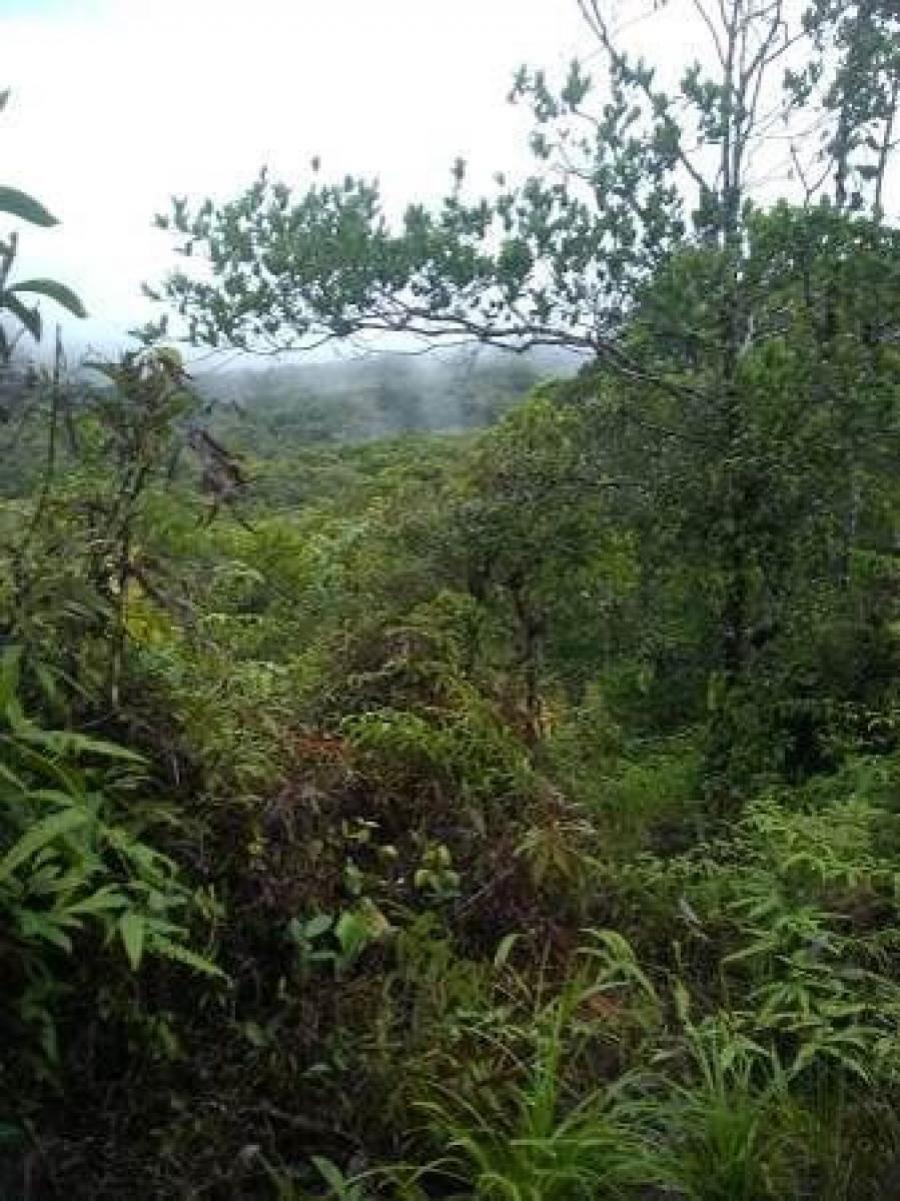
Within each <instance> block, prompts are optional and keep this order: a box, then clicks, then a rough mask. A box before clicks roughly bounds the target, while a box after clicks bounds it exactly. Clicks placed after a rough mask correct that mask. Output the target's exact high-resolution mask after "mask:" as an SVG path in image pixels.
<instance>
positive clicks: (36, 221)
mask: <svg viewBox="0 0 900 1201" xmlns="http://www.w3.org/2000/svg"><path fill="white" fill-rule="evenodd" d="M0 213H6V214H7V215H8V216H10V217H18V218H19V220H20V221H28V222H29V223H30V224H31V225H42V226H44V227H45V228H47V227H49V226H51V225H58V224H59V222H58V221H57V219H56V218H55V217H54V216H53V214H52V213H49V212H48V211H47V210H46V209H45V208H44V206H43V205H42V204H41V202H40V201H39V200H35V198H34V197H33V196H29V195H28V193H27V192H20V191H19V189H18V188H7V187H2V186H0Z"/></svg>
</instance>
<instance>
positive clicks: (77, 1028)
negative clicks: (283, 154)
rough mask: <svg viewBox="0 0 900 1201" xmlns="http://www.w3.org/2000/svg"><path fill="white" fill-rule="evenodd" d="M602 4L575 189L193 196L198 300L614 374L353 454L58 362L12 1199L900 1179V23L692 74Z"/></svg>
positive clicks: (289, 418)
mask: <svg viewBox="0 0 900 1201" xmlns="http://www.w3.org/2000/svg"><path fill="white" fill-rule="evenodd" d="M582 7H583V10H584V13H585V17H586V20H587V22H588V28H589V31H590V32H591V34H592V37H593V38H594V39H595V42H592V43H591V48H592V49H593V48H594V46H595V43H596V47H597V48H598V49H599V50H600V52H601V54H602V55H603V56H605V58H604V61H605V62H606V63H607V66H608V68H609V80H608V86H606V88H605V91H604V92H603V94H602V98H601V100H600V101H599V102H598V103H597V104H596V105H595V107H594V108H591V107H590V105H591V103H592V97H593V95H594V91H599V90H600V85H599V84H598V85H596V87H593V85H592V84H591V83H590V81H589V80H588V78H587V76H586V75H585V74H584V70H583V68H580V67H575V68H573V70H572V73H571V74H570V76H569V78H568V80H566V81H565V82H564V84H563V86H562V89H561V90H560V91H559V92H558V93H557V92H556V91H554V90H553V89H552V88H551V85H550V83H549V82H548V81H547V80H546V79H545V77H544V76H542V75H541V74H539V73H535V74H532V73H529V72H523V73H522V75H521V76H520V78H519V79H518V81H517V85H516V94H517V95H518V96H519V97H520V98H521V97H527V98H530V100H531V101H532V103H533V105H534V108H535V117H536V121H537V131H536V134H535V137H534V139H533V146H534V149H535V151H536V154H537V157H538V160H539V162H541V163H545V164H546V163H547V162H548V161H549V162H550V163H556V164H557V166H559V165H560V164H562V166H563V167H564V168H565V169H564V170H563V171H562V173H561V174H560V173H556V174H553V173H552V172H550V171H549V170H548V172H547V173H545V174H543V175H540V174H539V175H536V176H535V178H534V179H533V180H531V181H529V182H527V183H526V184H525V185H524V186H523V188H522V189H521V190H518V191H517V190H512V189H508V188H507V186H506V184H505V183H501V184H500V185H499V188H500V191H499V193H498V195H497V196H496V197H494V199H493V200H485V201H483V202H480V201H479V202H474V201H473V202H469V201H467V200H464V198H463V195H462V190H463V183H464V179H463V175H464V173H463V172H462V171H461V170H460V171H459V172H458V180H457V187H456V188H455V189H454V191H453V193H452V195H451V196H450V197H449V198H448V199H447V201H446V203H445V204H444V206H443V207H442V208H441V209H440V210H439V212H437V213H430V212H428V211H426V210H424V209H422V208H420V207H416V208H413V209H411V210H410V211H409V213H408V214H407V216H406V218H405V222H404V224H403V228H402V230H400V231H399V232H397V231H392V230H391V228H390V227H389V225H388V224H387V222H386V221H385V220H384V219H383V218H382V216H381V214H380V209H379V202H378V196H377V190H375V189H374V188H372V187H371V186H370V185H368V184H361V183H359V182H357V181H353V180H349V181H347V182H346V184H345V185H343V186H338V187H331V186H327V185H322V184H319V183H316V184H315V185H314V186H313V188H312V190H311V191H310V192H309V193H308V194H307V195H305V196H301V197H299V198H292V197H291V196H290V194H289V193H288V192H287V190H286V189H284V188H282V187H281V186H280V185H277V184H270V183H269V182H268V181H267V180H265V179H264V180H262V181H260V182H259V183H258V184H257V185H255V186H254V187H253V188H252V189H251V190H250V192H248V193H247V194H246V195H245V196H243V197H240V198H238V199H237V200H236V201H234V202H233V204H231V205H226V206H224V207H223V208H216V206H214V205H212V204H211V203H206V204H201V205H200V206H199V208H198V210H197V211H196V212H193V213H191V212H189V209H188V206H187V204H185V203H182V202H178V203H177V204H176V206H175V213H174V215H173V219H172V223H174V225H175V226H176V227H177V228H178V229H180V231H181V233H182V234H183V235H184V236H185V237H186V238H187V239H188V242H189V244H190V245H192V246H193V247H194V248H195V253H197V254H198V255H199V254H200V253H201V252H202V251H204V250H205V251H206V252H207V253H208V254H209V256H210V263H211V270H210V271H209V272H208V273H207V275H206V276H205V277H204V279H203V282H199V280H198V279H197V278H192V277H190V276H189V275H187V274H182V275H179V276H176V277H174V278H173V279H172V280H170V281H169V282H168V284H167V285H165V287H164V289H163V291H164V292H165V294H166V295H167V297H168V300H169V302H170V303H171V304H172V305H174V308H175V310H176V311H177V310H178V309H179V308H180V310H181V314H182V316H183V317H184V318H185V319H186V320H187V323H188V331H189V333H190V335H191V336H192V337H193V338H194V340H196V341H203V340H205V341H207V342H211V343H213V344H215V345H222V344H225V343H227V344H229V345H235V346H238V347H241V346H256V345H258V344H259V343H260V342H263V343H265V342H266V341H267V340H268V341H270V342H272V343H276V344H277V345H281V346H283V345H288V344H298V343H299V344H309V343H311V342H314V341H318V340H321V339H322V338H329V337H335V338H337V337H341V336H345V335H347V334H349V333H352V332H356V331H360V330H362V331H367V330H372V329H387V330H390V331H392V332H402V331H404V330H405V331H418V332H422V333H428V334H430V335H431V336H433V337H435V338H438V339H440V338H441V337H442V336H444V334H445V332H446V333H447V334H448V335H451V334H452V335H453V336H458V335H459V333H461V332H463V333H467V334H469V335H470V336H472V337H475V338H476V339H480V340H481V341H482V342H486V343H498V342H499V343H503V344H507V345H513V346H515V348H517V349H523V348H524V347H526V346H528V345H532V344H543V345H550V346H562V347H568V348H579V347H580V348H581V349H582V350H586V351H589V352H590V354H589V357H587V358H586V361H585V365H584V367H583V369H582V370H581V371H580V372H579V373H578V375H577V376H575V377H574V378H558V379H555V380H544V382H541V383H539V384H537V385H536V386H534V387H532V388H531V391H530V393H529V395H528V396H527V397H526V398H524V399H522V400H520V401H518V402H517V403H510V401H509V398H510V397H511V395H512V394H513V393H514V392H516V391H517V390H519V388H520V386H521V385H522V384H523V383H527V384H528V386H530V385H531V381H530V380H527V381H526V380H525V379H524V377H523V374H522V373H521V371H520V374H519V376H518V382H515V380H514V379H512V380H511V379H510V378H507V379H505V380H503V379H502V372H498V373H494V372H493V371H491V372H486V373H485V377H486V378H485V386H486V387H487V386H488V385H489V386H490V387H491V388H496V392H495V393H492V395H491V398H490V403H487V402H486V403H485V405H484V407H483V409H481V410H479V412H478V415H477V417H471V419H467V420H464V421H459V422H455V421H454V422H447V423H444V421H443V420H436V421H432V420H431V419H429V420H427V421H424V422H420V421H419V418H418V416H417V417H415V419H413V418H410V416H409V414H408V413H407V414H406V416H401V417H399V418H397V420H396V425H395V426H392V425H390V422H388V423H387V424H388V425H389V426H390V428H389V430H388V432H390V433H391V434H393V435H394V436H392V437H383V438H378V437H375V436H374V434H375V433H377V432H378V431H377V430H375V429H374V427H372V426H370V425H366V423H365V422H364V423H362V425H363V426H364V428H349V429H345V430H344V434H345V437H344V438H343V439H341V438H339V437H337V436H336V432H337V431H336V429H335V426H334V425H333V424H332V423H331V422H332V421H333V418H331V419H329V420H328V421H326V420H325V407H326V406H325V404H324V402H323V401H322V398H321V396H319V397H318V398H317V397H316V396H315V395H314V396H313V397H312V401H314V402H315V403H314V404H310V405H307V406H304V405H303V404H301V403H300V401H299V400H298V401H297V403H296V404H295V405H292V403H291V397H290V395H284V394H282V393H280V392H279V391H278V388H277V387H276V386H275V384H276V382H277V381H273V380H272V379H269V384H271V385H272V388H271V391H270V392H269V393H268V394H264V390H263V389H260V393H261V394H260V395H259V396H258V397H256V399H255V401H254V400H253V399H252V398H251V399H250V401H249V402H248V403H245V404H243V406H242V407H243V412H242V413H235V412H232V411H231V410H228V409H226V408H223V407H222V406H215V405H213V406H210V404H209V403H208V402H207V400H206V399H205V398H204V397H203V396H200V395H198V394H197V391H196V389H195V387H194V386H193V384H192V381H191V380H190V378H189V376H188V375H187V374H186V372H185V368H184V362H183V360H182V357H181V356H180V354H179V353H177V352H176V351H175V350H173V349H172V348H171V347H168V346H165V345H160V344H154V343H153V338H152V336H151V335H152V334H153V332H154V331H147V338H148V345H146V346H144V347H143V348H142V349H141V350H138V351H132V352H129V353H127V354H125V355H124V356H123V357H122V358H121V360H120V361H119V362H117V363H111V364H101V365H95V368H94V374H93V377H92V380H93V382H88V383H85V382H80V383H77V384H76V383H72V384H69V383H67V382H66V380H65V379H64V378H63V373H62V372H61V369H60V366H59V363H58V362H57V367H56V369H55V370H54V371H53V372H51V373H50V374H48V375H46V376H45V375H42V374H41V373H39V372H36V373H35V379H34V380H33V382H32V383H31V385H30V387H29V388H28V389H27V390H23V389H19V391H18V392H15V391H11V392H10V396H11V397H12V399H11V401H10V404H11V405H12V408H11V410H10V411H11V413H12V414H13V416H14V420H13V422H12V425H13V426H14V427H15V428H16V429H17V430H18V429H19V428H21V430H22V431H23V433H22V435H21V437H22V440H21V441H19V442H17V443H16V445H17V446H20V447H21V448H22V450H21V454H20V456H19V459H18V460H17V461H16V462H15V463H10V464H9V466H7V465H6V464H4V473H3V480H2V483H3V496H4V499H3V501H2V505H0V552H2V553H0V607H2V617H3V634H2V638H3V657H2V662H0V1038H2V1042H0V1048H2V1049H0V1198H4V1199H5V1198H6V1197H9V1198H17V1199H18V1198H19V1197H30V1198H38V1199H41V1201H43V1198H47V1199H50V1198H55V1197H59V1196H63V1195H65V1196H66V1197H68V1198H70V1199H72V1201H81V1199H82V1198H83V1199H84V1201H88V1199H90V1201H114V1199H116V1201H117V1199H118V1198H120V1197H123V1196H137V1197H139V1198H143V1197H146V1198H169V1197H183V1198H197V1199H199V1198H222V1199H223V1201H225V1199H229V1198H235V1197H240V1198H260V1199H269V1198H271V1199H273V1201H301V1199H304V1201H309V1199H313V1198H323V1199H324V1198H326V1197H327V1198H333V1197H337V1198H340V1199H341V1201H369V1199H375V1198H384V1199H385V1201H387V1199H397V1201H401V1199H402V1201H431V1199H435V1201H436V1199H438V1198H460V1199H463V1198H466V1199H469V1198H484V1199H485V1201H488V1199H489V1201H496V1199H499V1198H503V1199H507V1201H586V1199H591V1201H594V1199H596V1201H602V1199H604V1198H617V1199H619V1198H621V1199H627V1201H663V1199H664V1198H678V1199H683V1201H802V1199H804V1198H817V1199H823V1201H871V1199H873V1198H883V1199H884V1201H891V1199H893V1198H895V1197H896V1196H897V1195H898V1190H900V1118H898V1116H897V1115H898V1114H900V1034H898V1031H900V969H898V963H900V958H898V954H897V952H898V929H900V890H898V881H900V685H898V681H900V609H898V598H900V574H898V514H900V470H898V465H900V453H898V452H900V423H898V415H900V349H898V335H900V242H898V239H900V232H898V230H897V229H896V228H895V227H894V226H893V225H892V224H891V222H890V220H889V219H888V215H887V213H886V211H885V209H886V200H887V199H888V198H887V196H886V194H885V182H884V181H885V178H886V173H887V170H888V162H889V158H890V149H891V146H892V140H893V137H894V134H893V122H894V116H895V110H896V105H897V98H898V77H900V76H898V73H900V57H898V49H897V47H898V33H900V30H898V22H897V17H896V8H895V6H893V5H891V4H887V3H885V4H877V3H862V2H861V3H858V4H847V3H841V4H840V5H831V4H829V3H824V2H822V3H819V2H816V3H813V4H811V5H810V6H809V10H808V12H807V13H806V16H805V19H804V22H803V24H802V26H800V27H798V28H797V29H796V30H795V29H793V28H792V27H791V26H790V25H789V23H788V14H786V12H785V9H786V7H787V6H783V5H781V4H780V3H778V2H777V0H775V2H774V3H763V2H762V0H760V2H758V3H757V2H756V0H727V2H726V3H723V4H721V5H720V6H718V8H719V9H720V10H721V21H720V18H719V14H717V15H716V16H715V18H714V19H713V16H712V11H713V6H712V5H710V6H708V7H703V6H700V8H701V10H702V13H704V14H705V15H706V16H707V17H708V18H709V22H710V24H709V32H710V36H711V38H712V39H713V41H712V43H711V52H710V62H713V63H718V68H721V73H720V74H719V75H717V76H716V77H715V78H710V79H707V78H706V76H705V74H704V71H703V70H702V69H701V68H700V67H697V68H696V69H691V70H689V71H688V72H687V74H686V76H685V77H684V79H683V80H682V81H681V83H680V85H679V91H678V96H677V97H675V96H672V97H670V96H667V95H665V94H663V93H662V92H661V91H658V90H657V84H656V82H655V76H654V74H653V72H652V71H651V70H650V68H649V67H647V66H646V64H644V63H642V62H637V61H632V60H631V59H630V58H629V57H628V56H627V54H626V53H625V52H624V50H622V48H621V47H620V46H619V44H618V43H617V41H616V40H615V37H614V34H613V32H612V30H611V28H610V26H609V24H608V20H607V17H606V7H605V6H604V5H603V4H602V3H600V2H599V0H597V2H596V3H594V0H584V3H583V5H582ZM718 68H717V69H718ZM782 74H783V75H784V76H785V80H784V82H785V91H784V96H783V104H784V106H785V115H786V117H787V119H788V120H793V119H799V120H800V121H801V124H805V123H806V121H807V119H808V118H809V117H810V115H811V114H814V115H815V116H816V122H815V128H816V130H818V131H822V130H824V131H825V138H824V140H823V141H822V143H821V144H820V143H819V142H818V141H816V142H815V144H811V143H810V141H809V140H807V141H802V140H800V141H798V142H797V144H796V146H795V147H794V157H795V159H796V173H797V175H798V178H799V182H800V184H801V185H802V188H803V189H804V190H805V192H806V196H805V203H799V204H789V203H788V202H787V201H786V200H779V201H777V202H774V203H770V204H763V203H762V201H761V200H760V199H759V198H754V197H753V196H752V195H751V192H750V185H749V182H748V181H749V176H748V168H747V156H748V155H749V154H750V152H751V149H752V148H754V147H757V146H758V145H759V144H760V143H762V142H764V134H765V130H766V128H767V125H766V122H767V121H769V120H770V119H771V118H770V114H768V113H767V112H766V113H764V112H763V110H762V108H761V107H759V106H760V104H761V101H760V97H761V96H766V97H767V99H766V104H767V105H768V103H769V101H770V100H771V95H770V93H771V92H772V88H773V81H774V83H775V84H777V85H778V86H780V84H781V77H782ZM592 88H593V90H592ZM695 134H696V136H697V138H698V139H699V143H700V148H699V150H698V151H697V153H696V154H694V153H693V152H690V153H689V151H688V147H692V146H693V144H694V140H695V137H694V135H695ZM810 136H812V135H810ZM813 166H815V172H813V174H810V172H811V171H812V170H813ZM814 175H815V176H821V183H820V184H818V185H817V187H821V189H822V194H821V195H818V194H816V188H813V187H812V185H811V184H810V182H809V181H810V180H812V179H813V177H814ZM692 189H693V191H692ZM163 223H164V224H165V222H163ZM498 231H499V232H498ZM47 295H48V296H49V295H51V294H50V293H49V292H48V293H47ZM56 298H57V299H58V297H56ZM156 332H157V333H158V332H159V331H158V330H157V331H156ZM273 348H274V347H273V346H271V345H270V346H269V349H273ZM512 361H513V362H514V363H519V364H521V363H525V364H527V363H528V360H527V359H518V360H512ZM384 362H386V363H387V364H390V363H391V362H392V360H390V359H388V360H385V361H384ZM314 374H315V373H313V375H314ZM526 374H527V371H526ZM251 378H252V377H251ZM360 378H362V377H360ZM410 378H415V372H411V371H410V369H408V368H403V367H400V368H398V369H397V379H398V380H399V381H400V383H398V384H397V386H396V389H395V390H394V391H392V390H391V377H390V368H389V367H388V366H384V365H382V366H381V367H380V368H379V370H378V372H376V373H375V374H371V375H369V376H367V377H366V379H367V380H368V381H369V383H368V384H367V385H366V386H367V387H368V386H369V384H371V387H372V390H373V395H374V401H372V403H373V404H374V405H377V404H378V403H381V402H379V401H378V397H379V396H381V398H382V401H383V407H384V409H385V411H388V410H390V411H391V412H392V413H393V412H394V406H395V405H396V404H400V405H401V406H402V405H403V404H404V403H406V402H408V401H409V400H410V398H411V397H412V398H415V396H416V390H415V387H414V386H412V385H411V384H410ZM372 381H374V382H372ZM294 383H295V381H293V380H292V381H291V382H290V383H289V385H288V388H289V389H292V388H293V387H294ZM247 386H250V385H248V384H247V383H246V380H243V381H242V387H247ZM398 398H399V399H398ZM404 398H405V399H404ZM370 400H372V397H369V398H368V399H367V400H366V412H367V413H371V412H372V411H374V409H373V408H372V407H371V406H370V405H369V401H370ZM357 402H358V397H355V398H354V397H351V398H349V399H347V406H346V407H344V408H342V409H339V412H341V413H346V412H350V411H353V412H356V413H359V412H360V411H362V410H361V409H359V408H355V407H354V406H355V405H356V404H357ZM16 406H18V407H16ZM317 406H318V407H317ZM426 407H427V406H426ZM501 410H503V412H502V414H501ZM311 413H312V416H311ZM419 415H421V411H419ZM392 420H393V418H392ZM445 424H446V425H450V426H454V427H456V429H455V432H443V433H439V432H435V430H434V427H435V426H438V425H440V426H444V425H445ZM17 437H18V435H17Z"/></svg>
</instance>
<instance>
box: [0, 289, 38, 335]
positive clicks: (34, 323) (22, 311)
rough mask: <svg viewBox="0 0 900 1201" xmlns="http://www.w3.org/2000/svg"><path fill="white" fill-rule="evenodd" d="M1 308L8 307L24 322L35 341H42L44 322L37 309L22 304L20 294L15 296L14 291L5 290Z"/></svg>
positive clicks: (1, 299) (0, 304) (1, 298)
mask: <svg viewBox="0 0 900 1201" xmlns="http://www.w3.org/2000/svg"><path fill="white" fill-rule="evenodd" d="M0 309H8V310H9V311H10V312H11V313H12V315H13V316H14V317H16V318H17V319H18V320H19V321H21V322H22V324H23V325H24V326H25V328H26V329H27V330H28V332H29V333H30V334H31V336H32V338H34V340H35V342H40V340H41V333H42V331H43V322H42V321H41V315H40V313H39V312H38V311H37V309H30V308H28V306H27V305H24V304H22V302H21V300H19V298H18V296H13V294H12V292H4V293H3V295H2V296H0Z"/></svg>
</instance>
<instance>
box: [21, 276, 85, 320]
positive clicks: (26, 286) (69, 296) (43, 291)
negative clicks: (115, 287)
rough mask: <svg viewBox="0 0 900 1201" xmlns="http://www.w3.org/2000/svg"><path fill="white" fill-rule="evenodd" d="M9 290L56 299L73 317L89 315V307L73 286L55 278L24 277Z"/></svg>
mask: <svg viewBox="0 0 900 1201" xmlns="http://www.w3.org/2000/svg"><path fill="white" fill-rule="evenodd" d="M9 291H10V292H29V293H32V294H34V295H36V296H46V297H48V299H50V300H55V301H56V303H57V304H59V305H62V307H63V308H64V309H67V310H68V312H70V313H71V314H72V316H73V317H86V316H87V309H86V308H85V307H84V305H83V304H82V302H81V300H80V298H79V297H78V296H76V295H75V293H74V292H73V291H72V289H71V288H69V287H66V285H65V284H61V283H59V281H58V280H55V279H24V280H22V282H21V283H18V284H13V286H12V287H11V288H10V289H9Z"/></svg>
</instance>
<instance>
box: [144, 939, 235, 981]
mask: <svg viewBox="0 0 900 1201" xmlns="http://www.w3.org/2000/svg"><path fill="white" fill-rule="evenodd" d="M150 950H151V951H152V952H153V954H154V955H162V956H163V957H164V958H165V959H172V960H174V961H175V963H182V964H184V966H185V967H189V968H193V970H194V971H195V972H201V973H202V974H203V975H204V976H214V977H215V978H216V979H217V980H227V979H228V977H227V976H226V975H225V973H224V972H223V971H222V969H221V968H219V967H216V965H215V964H214V963H213V962H212V960H210V959H206V958H205V957H204V956H203V955H198V954H197V952H196V951H191V950H190V949H189V948H188V947H185V946H182V944H181V943H178V942H173V941H172V939H171V938H165V937H164V936H163V935H161V934H153V936H152V938H151V941H150Z"/></svg>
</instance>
